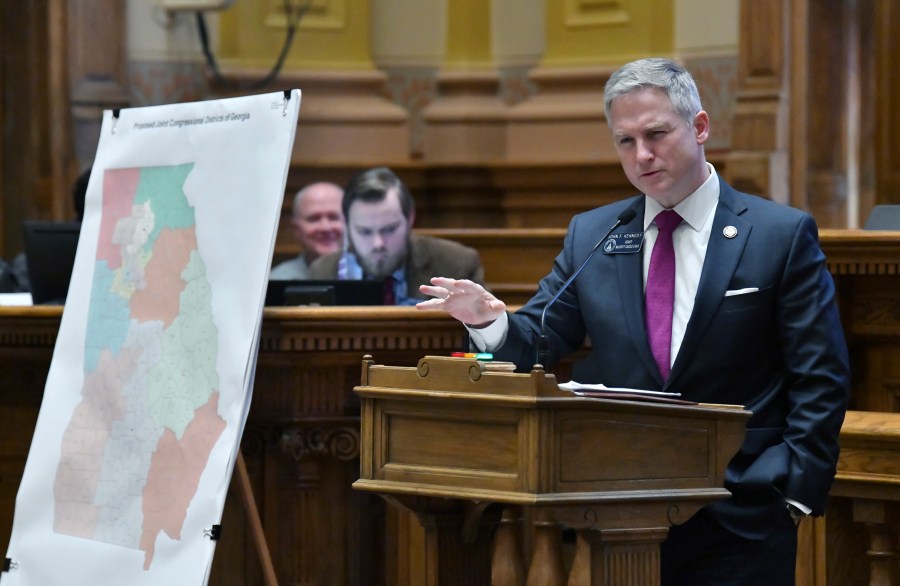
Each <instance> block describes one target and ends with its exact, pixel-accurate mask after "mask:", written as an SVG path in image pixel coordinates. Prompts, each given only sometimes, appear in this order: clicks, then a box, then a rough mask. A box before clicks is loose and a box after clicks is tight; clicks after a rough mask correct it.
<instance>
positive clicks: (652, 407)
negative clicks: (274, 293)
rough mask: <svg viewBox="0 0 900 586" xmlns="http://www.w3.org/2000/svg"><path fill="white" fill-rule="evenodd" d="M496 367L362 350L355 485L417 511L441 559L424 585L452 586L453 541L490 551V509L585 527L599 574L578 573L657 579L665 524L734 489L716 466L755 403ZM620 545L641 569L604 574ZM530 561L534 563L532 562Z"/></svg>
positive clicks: (484, 578) (730, 450) (734, 447)
mask: <svg viewBox="0 0 900 586" xmlns="http://www.w3.org/2000/svg"><path fill="white" fill-rule="evenodd" d="M494 367H495V365H493V364H491V363H484V362H479V361H477V360H473V359H467V358H451V357H441V356H426V357H424V358H422V359H421V360H420V361H419V363H418V366H417V367H415V368H412V367H387V366H381V365H377V364H375V363H374V361H373V360H372V359H371V358H370V357H366V358H365V359H364V360H363V369H362V377H361V385H360V386H358V387H356V388H355V389H354V391H355V392H356V394H357V395H358V396H359V397H360V399H361V406H362V414H361V428H360V479H359V480H358V481H357V482H355V483H354V485H353V486H354V488H356V489H357V490H364V491H370V492H375V493H378V494H380V495H382V496H383V497H384V498H385V499H386V500H388V501H389V502H391V503H393V504H396V505H398V506H401V507H404V508H407V509H409V510H411V511H412V512H414V513H415V514H416V516H417V518H418V519H419V521H420V522H421V523H422V525H423V527H424V528H425V531H426V536H427V537H426V548H428V551H426V559H429V560H433V561H435V560H436V561H435V562H434V563H435V564H436V566H435V567H434V568H433V572H430V573H429V574H428V575H429V580H430V582H429V584H435V585H436V584H452V583H453V582H452V579H451V576H456V574H454V572H455V571H456V570H455V569H454V568H453V567H452V566H453V565H454V564H455V563H456V562H458V560H459V556H460V555H461V554H460V552H462V551H468V552H469V554H471V555H472V556H473V559H478V560H482V563H484V560H488V559H489V558H490V556H489V555H487V553H486V551H484V548H488V547H489V546H490V539H489V538H486V537H485V536H486V535H487V536H489V535H490V534H492V531H493V529H494V528H495V526H496V524H497V523H499V522H500V518H499V510H500V508H501V507H500V506H499V505H506V506H526V507H529V508H531V509H534V510H537V511H539V512H538V513H537V515H538V516H541V517H544V518H546V519H547V520H548V522H552V523H556V524H561V525H563V526H566V527H570V528H573V529H578V530H589V532H593V533H594V534H593V535H592V536H589V537H584V540H585V543H586V548H587V551H589V555H590V560H591V561H590V562H588V563H587V565H588V566H589V567H593V568H595V569H596V571H591V572H589V574H590V576H591V577H590V581H589V582H584V583H591V584H616V585H618V586H621V585H623V584H654V583H656V582H657V581H658V579H659V567H658V566H659V543H661V542H662V540H663V539H665V536H666V532H667V530H668V527H669V526H670V525H671V524H673V523H681V522H683V521H685V520H687V519H688V518H689V517H690V516H691V515H693V514H694V513H695V512H696V511H697V510H699V509H700V507H702V506H703V505H705V504H707V503H708V502H710V501H713V500H716V499H722V498H728V497H729V496H730V494H729V493H728V491H727V490H725V489H724V488H723V485H724V480H725V478H724V474H725V468H726V466H727V464H728V462H729V460H730V459H731V458H732V456H733V455H734V454H735V453H736V452H737V451H738V449H740V446H741V444H742V442H743V438H744V431H745V428H746V423H747V420H748V419H749V417H750V413H749V412H748V411H745V410H743V409H742V408H740V407H737V408H735V407H734V406H718V407H713V406H704V405H696V404H686V403H685V404H672V403H663V402H651V401H648V402H644V401H637V400H619V399H598V398H588V397H582V396H577V395H574V394H572V393H570V392H568V391H563V390H561V389H559V387H558V385H557V383H556V379H555V377H554V376H553V375H550V374H546V373H545V372H544V371H542V370H539V369H536V370H534V371H532V372H531V373H530V374H516V373H512V372H505V371H501V370H493V368H494ZM478 544H481V545H480V546H479V545H478ZM478 547H480V548H481V549H479V550H478V551H473V550H472V548H476V549H477V548H478ZM623 548H624V550H627V551H628V552H629V553H627V555H628V556H633V557H634V559H635V560H637V561H636V563H637V564H638V565H639V566H641V568H642V569H641V571H639V572H637V573H634V574H631V575H632V578H627V577H625V576H624V575H621V574H616V573H613V574H610V573H609V572H608V571H606V570H603V571H600V569H599V568H601V567H603V568H608V564H609V562H610V560H611V559H613V558H615V557H616V556H617V555H619V554H618V553H616V552H621V551H624V550H623ZM442 552H444V554H443V556H444V558H446V561H443V562H442ZM451 552H452V553H451ZM450 560H455V561H450ZM604 560H606V561H604ZM532 571H540V570H535V569H534V563H532ZM479 575H481V578H479V577H478V576H479ZM489 575H490V565H489V564H488V565H486V566H485V567H482V568H481V574H479V573H478V572H472V573H470V574H469V578H468V579H470V580H474V582H467V583H473V584H489V583H490V581H489V579H488V578H489ZM456 578H458V576H456ZM622 580H634V581H622Z"/></svg>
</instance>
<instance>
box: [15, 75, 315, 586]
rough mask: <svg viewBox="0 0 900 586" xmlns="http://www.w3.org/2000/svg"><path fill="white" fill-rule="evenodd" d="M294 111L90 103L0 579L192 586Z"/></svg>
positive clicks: (238, 404)
mask: <svg viewBox="0 0 900 586" xmlns="http://www.w3.org/2000/svg"><path fill="white" fill-rule="evenodd" d="M299 107H300V92H299V91H298V90H294V91H292V92H278V93H272V94H264V95H258V96H249V97H240V98H232V99H223V100H215V101H208V102H197V103H188V104H176V105H170V106H157V107H148V108H131V109H125V110H121V111H118V112H109V111H108V112H105V113H104V118H103V124H102V129H101V136H100V142H99V145H98V149H97V156H96V159H95V161H94V166H93V170H92V172H91V179H90V183H89V185H88V192H87V197H86V205H85V215H84V220H83V223H82V227H81V235H80V237H79V243H78V252H77V254H76V257H75V268H74V271H73V276H72V281H71V284H70V287H69V295H68V298H67V300H66V305H65V309H64V310H63V317H62V321H61V324H60V330H59V334H58V337H57V341H56V346H55V349H54V353H53V359H52V362H51V365H50V371H49V373H48V379H47V385H46V388H45V390H44V397H43V402H42V404H41V410H40V415H39V417H38V422H37V427H36V429H35V434H34V438H33V439H32V443H31V449H30V451H29V455H28V460H27V464H26V467H25V473H24V475H23V477H22V481H21V484H20V487H19V492H18V496H17V499H16V510H15V517H14V522H13V530H12V536H11V539H10V545H9V551H8V552H7V554H6V557H7V558H8V560H7V563H8V565H9V569H8V570H7V571H6V572H4V573H3V574H2V575H0V583H2V586H18V585H28V586H52V585H56V584H60V585H61V584H65V585H67V586H79V585H85V586H88V585H90V586H97V585H106V584H109V585H116V586H122V585H126V584H127V585H128V586H138V585H148V586H150V585H152V586H161V585H167V586H168V585H179V586H180V585H194V584H196V585H203V584H206V583H207V581H208V578H209V569H210V567H211V563H212V557H213V552H214V549H215V541H214V539H213V538H212V536H211V533H213V532H214V528H216V527H217V526H218V525H219V523H220V522H221V516H222V511H223V507H224V503H225V496H226V492H227V489H228V485H229V482H230V480H231V474H232V471H233V467H234V464H235V458H236V457H237V454H238V450H239V444H240V438H241V434H242V432H243V427H244V423H245V420H246V415H247V412H248V410H249V406H250V399H251V394H252V387H253V375H254V372H255V370H254V369H255V364H256V353H257V349H258V342H259V328H260V322H261V317H262V310H263V305H264V299H265V288H266V282H267V278H268V272H269V268H270V263H271V258H272V252H273V248H274V242H275V236H276V231H277V225H278V218H279V216H280V211H281V205H282V199H283V196H284V189H285V182H286V180H287V172H288V166H289V163H290V156H291V151H292V148H293V143H294V134H295V130H296V126H297V116H298V112H299ZM222 529H223V531H227V528H222Z"/></svg>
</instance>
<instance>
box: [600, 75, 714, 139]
mask: <svg viewBox="0 0 900 586" xmlns="http://www.w3.org/2000/svg"><path fill="white" fill-rule="evenodd" d="M645 87H656V88H660V89H662V90H665V92H666V94H668V96H669V101H670V102H672V106H674V107H675V111H676V112H678V115H679V116H681V118H683V119H684V121H685V122H687V123H688V124H689V125H690V124H693V122H694V117H695V116H696V115H697V113H698V112H699V111H700V110H702V109H703V105H702V104H701V103H700V93H699V92H698V91H697V84H696V83H695V82H694V78H693V76H691V74H690V72H689V71H688V70H687V69H685V68H684V67H682V66H680V65H678V64H677V63H675V62H674V61H671V60H669V59H640V60H638V61H632V62H631V63H626V64H625V65H623V66H622V67H621V68H619V70H618V71H616V72H615V73H613V74H612V75H611V76H610V78H609V80H608V81H607V82H606V89H605V90H604V92H603V101H604V109H605V112H606V123H607V124H612V117H611V116H610V108H611V106H612V102H613V100H615V99H616V98H618V97H620V96H623V95H625V94H629V93H631V92H634V91H637V90H639V89H642V88H645Z"/></svg>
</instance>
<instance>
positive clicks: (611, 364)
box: [495, 179, 850, 538]
mask: <svg viewBox="0 0 900 586" xmlns="http://www.w3.org/2000/svg"><path fill="white" fill-rule="evenodd" d="M720 186H721V194H720V197H719V204H718V207H717V209H716V212H715V218H714V223H713V228H712V233H711V235H710V240H709V245H708V248H707V252H706V260H705V262H704V264H703V270H702V273H701V277H700V283H699V288H698V290H697V297H696V301H695V305H694V310H693V314H692V315H691V317H690V321H689V322H688V325H687V330H686V332H685V335H684V341H683V343H682V345H681V348H680V350H679V352H678V355H677V356H676V358H675V362H674V364H673V367H672V372H671V375H670V377H669V380H668V381H667V382H666V383H665V384H663V381H662V379H661V377H660V374H659V371H658V369H657V367H656V365H655V363H654V360H653V356H652V354H651V352H650V346H649V343H648V341H647V335H646V333H645V328H644V315H643V276H642V261H641V254H640V253H637V254H605V253H604V252H603V250H602V249H600V250H598V252H597V253H596V254H595V255H594V257H593V258H592V259H591V261H590V263H588V266H587V267H586V268H585V270H584V271H583V272H582V273H581V274H580V275H579V276H578V277H577V278H576V280H575V281H574V282H573V284H572V286H571V287H570V288H569V289H568V290H567V291H566V292H565V293H563V294H562V295H561V296H560V298H559V299H558V300H557V302H556V303H555V304H554V305H553V306H552V307H551V308H550V310H549V311H548V312H547V319H546V322H547V329H548V330H549V332H548V334H549V342H550V353H549V360H548V362H549V363H550V364H552V363H553V362H554V361H555V360H556V359H558V358H559V357H561V356H562V355H564V354H567V353H569V352H571V351H573V350H575V349H577V348H579V347H580V346H581V345H582V342H583V341H584V338H585V335H588V336H589V337H590V340H591V343H592V348H591V353H590V356H589V358H588V359H586V360H585V361H583V362H581V363H579V364H577V365H575V367H574V371H573V378H574V380H577V381H578V382H586V383H602V384H605V385H607V386H616V387H627V388H639V389H652V390H661V389H666V390H669V391H677V392H680V393H682V395H683V397H682V398H684V399H688V400H693V401H700V402H708V403H734V404H741V405H744V406H746V408H747V409H749V410H751V411H752V412H753V415H752V416H751V418H750V421H749V423H748V429H747V434H746V438H745V441H744V444H743V448H742V449H741V451H740V452H739V453H738V454H737V455H736V456H735V457H734V458H733V459H732V460H731V462H730V464H729V466H728V470H727V473H726V488H728V489H729V490H730V491H731V492H732V494H733V497H732V498H731V499H728V500H725V501H719V502H716V503H714V504H712V505H710V506H709V509H708V510H709V511H710V513H711V514H712V515H713V516H714V517H715V518H716V519H718V520H719V522H720V523H721V524H722V525H723V526H725V527H726V528H727V529H729V530H730V531H732V532H734V533H737V534H739V535H743V536H745V537H749V538H761V537H764V536H765V535H766V534H767V528H768V527H771V526H772V525H773V523H771V522H770V521H771V520H772V519H773V518H774V517H772V516H773V515H784V514H785V502H784V499H785V498H791V499H794V500H796V501H799V502H801V503H803V504H805V505H807V506H809V507H811V508H812V509H813V513H814V514H817V515H820V514H822V513H823V512H824V508H825V500H826V495H827V493H828V490H829V487H830V486H831V483H832V480H833V478H834V473H835V468H836V463H837V456H838V451H839V446H838V441H837V440H838V433H839V431H840V427H841V423H842V422H843V418H844V412H845V410H846V407H847V401H848V397H849V389H850V368H849V361H848V357H847V347H846V343H845V341H844V336H843V330H842V327H841V323H840V319H839V317H838V312H837V308H836V305H835V300H834V282H833V279H832V278H831V275H830V274H829V273H828V271H827V268H826V266H825V256H824V254H823V253H822V251H821V249H820V247H819V244H818V232H817V229H816V225H815V221H814V220H813V219H812V218H811V217H810V216H809V215H808V214H806V213H804V212H801V211H799V210H796V209H793V208H790V207H787V206H784V205H781V204H777V203H774V202H771V201H768V200H765V199H762V198H759V197H756V196H752V195H747V194H745V193H740V192H738V191H735V190H734V189H733V188H731V187H730V186H729V185H727V184H726V183H725V182H724V181H721V179H720ZM632 205H634V206H636V211H637V214H636V215H635V217H634V219H633V220H632V221H631V222H629V223H628V224H627V225H625V226H623V227H621V228H620V229H619V230H617V231H618V232H642V231H643V215H644V199H643V196H639V197H636V198H632V199H629V200H626V201H622V202H618V203H615V204H611V205H608V206H604V207H601V208H597V209H595V210H592V211H589V212H586V213H583V214H579V215H577V216H575V218H573V220H572V222H571V224H570V226H569V231H568V234H567V236H566V239H565V246H564V249H563V251H562V252H561V253H560V255H559V256H558V257H557V258H556V260H555V262H554V265H553V269H552V271H551V273H550V274H549V275H547V276H546V277H545V278H544V279H543V280H542V281H541V283H540V286H539V288H538V292H537V294H536V295H535V297H534V298H533V299H531V301H529V302H528V303H527V304H526V305H525V306H523V308H522V309H520V310H519V311H518V312H516V313H515V314H512V315H511V316H510V330H509V334H508V336H507V340H506V342H505V344H504V345H503V347H502V348H501V349H500V350H498V351H497V352H495V356H496V358H497V359H500V360H510V361H513V362H516V364H517V366H518V367H519V368H520V369H523V370H527V369H529V368H530V367H531V366H532V364H533V363H534V361H535V357H534V353H535V350H534V342H533V340H534V335H535V333H536V332H537V330H539V327H540V326H539V324H540V315H541V311H542V310H543V308H544V306H545V305H546V303H547V301H548V300H549V299H550V298H551V297H552V295H553V294H554V293H555V292H556V291H557V290H558V289H559V287H560V286H561V284H562V283H563V282H564V281H565V279H566V278H567V277H568V276H569V275H571V274H572V272H573V270H575V269H577V268H578V267H579V266H580V265H581V263H582V262H583V261H584V259H585V258H586V257H587V255H588V253H589V252H590V250H591V248H593V246H594V245H595V244H596V242H597V239H598V238H600V237H601V236H602V235H603V234H604V233H605V232H606V230H608V229H609V228H610V227H611V226H612V225H613V224H614V223H615V222H616V217H617V216H618V215H619V213H620V212H622V211H623V210H624V209H625V208H626V207H628V206H632ZM726 226H733V227H734V228H736V229H737V236H736V237H734V238H727V237H725V236H724V234H723V230H724V229H725V227H726ZM750 287H758V288H759V291H758V292H756V293H750V294H744V295H734V296H727V297H726V296H725V292H726V291H729V290H738V289H744V288H750ZM602 453H603V452H602V446H599V447H598V454H599V455H598V457H602Z"/></svg>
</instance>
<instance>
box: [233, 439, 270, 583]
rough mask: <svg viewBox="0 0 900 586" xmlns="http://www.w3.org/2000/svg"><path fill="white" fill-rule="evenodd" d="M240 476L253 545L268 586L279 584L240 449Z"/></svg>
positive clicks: (240, 486)
mask: <svg viewBox="0 0 900 586" xmlns="http://www.w3.org/2000/svg"><path fill="white" fill-rule="evenodd" d="M235 467H236V468H237V476H238V478H237V479H238V490H240V493H241V500H242V501H243V503H244V511H245V512H246V514H247V524H248V525H249V526H250V535H251V537H252V538H253V545H254V546H256V554H257V555H258V556H259V563H260V565H261V566H262V570H263V576H264V578H265V585H266V586H278V578H277V577H276V576H275V566H273V565H272V556H271V554H270V553H269V545H268V544H267V543H266V534H265V533H264V532H263V528H262V521H261V520H260V518H259V509H257V508H256V499H255V498H254V497H253V487H252V486H251V485H250V475H249V474H247V465H246V464H245V463H244V455H243V454H242V453H241V451H240V450H238V457H237V462H236V464H235Z"/></svg>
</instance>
